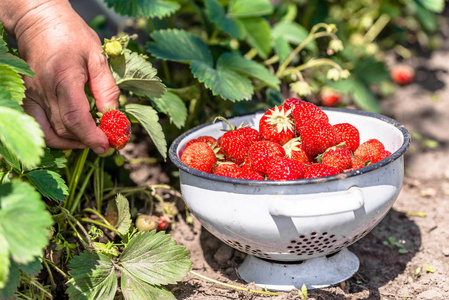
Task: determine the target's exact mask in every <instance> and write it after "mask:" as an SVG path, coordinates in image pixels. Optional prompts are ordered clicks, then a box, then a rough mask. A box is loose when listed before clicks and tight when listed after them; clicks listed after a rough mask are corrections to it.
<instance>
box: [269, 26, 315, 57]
mask: <svg viewBox="0 0 449 300" xmlns="http://www.w3.org/2000/svg"><path fill="white" fill-rule="evenodd" d="M271 36H272V37H273V39H274V40H276V39H277V38H279V37H283V38H284V39H285V40H286V41H287V42H289V43H291V44H293V45H299V44H301V43H302V42H303V41H304V40H305V39H306V38H307V37H308V36H309V31H308V30H307V29H306V28H305V27H303V26H301V25H299V24H298V23H294V22H286V21H283V22H278V23H276V24H275V25H273V28H272V29H271ZM306 48H307V49H309V50H312V51H315V50H317V45H316V42H315V41H311V42H310V43H308V44H307V45H306Z"/></svg>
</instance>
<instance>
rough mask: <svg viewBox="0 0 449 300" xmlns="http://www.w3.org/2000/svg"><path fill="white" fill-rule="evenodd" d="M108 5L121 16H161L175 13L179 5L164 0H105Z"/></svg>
mask: <svg viewBox="0 0 449 300" xmlns="http://www.w3.org/2000/svg"><path fill="white" fill-rule="evenodd" d="M105 2H106V3H107V5H108V7H113V8H114V10H115V12H116V13H118V14H121V15H122V16H129V17H134V18H136V17H140V16H144V17H149V18H163V17H166V16H169V15H171V14H173V13H175V12H176V11H177V10H178V9H179V8H180V5H179V3H177V2H176V1H166V0H105Z"/></svg>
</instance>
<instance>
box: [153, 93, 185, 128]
mask: <svg viewBox="0 0 449 300" xmlns="http://www.w3.org/2000/svg"><path fill="white" fill-rule="evenodd" d="M151 102H152V103H153V104H154V106H155V107H156V108H157V110H158V111H160V112H163V113H165V114H167V115H168V116H169V117H170V121H171V122H173V123H174V124H175V126H176V127H177V128H179V129H180V128H181V127H183V126H184V125H185V122H186V119H187V108H186V106H185V104H184V102H183V101H182V99H181V98H179V97H178V95H176V94H174V93H171V92H166V93H165V94H163V95H162V96H161V97H160V98H152V99H151Z"/></svg>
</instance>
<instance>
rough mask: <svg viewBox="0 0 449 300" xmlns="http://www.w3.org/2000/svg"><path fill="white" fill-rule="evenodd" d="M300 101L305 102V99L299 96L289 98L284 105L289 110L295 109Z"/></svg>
mask: <svg viewBox="0 0 449 300" xmlns="http://www.w3.org/2000/svg"><path fill="white" fill-rule="evenodd" d="M300 103H304V101H302V100H301V99H298V98H288V99H287V100H285V101H284V104H282V106H284V108H285V109H287V110H289V109H293V108H294V107H295V106H296V105H299V104H300Z"/></svg>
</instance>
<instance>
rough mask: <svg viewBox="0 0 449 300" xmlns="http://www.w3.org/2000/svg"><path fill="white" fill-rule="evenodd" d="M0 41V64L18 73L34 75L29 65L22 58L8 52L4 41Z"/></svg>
mask: <svg viewBox="0 0 449 300" xmlns="http://www.w3.org/2000/svg"><path fill="white" fill-rule="evenodd" d="M0 43H1V44H0V65H7V66H9V67H11V68H12V69H13V70H14V71H15V72H17V73H19V74H23V75H28V76H33V75H34V72H33V71H31V69H30V66H29V65H28V64H27V63H26V62H25V61H24V60H22V59H20V58H19V57H17V56H15V55H13V54H11V53H9V52H8V48H7V47H6V44H5V42H4V41H1V42H0Z"/></svg>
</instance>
